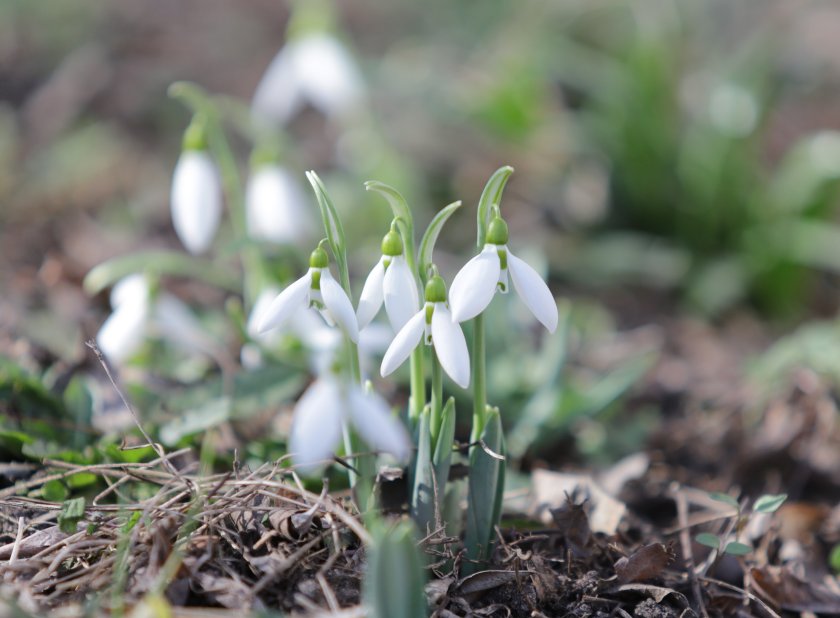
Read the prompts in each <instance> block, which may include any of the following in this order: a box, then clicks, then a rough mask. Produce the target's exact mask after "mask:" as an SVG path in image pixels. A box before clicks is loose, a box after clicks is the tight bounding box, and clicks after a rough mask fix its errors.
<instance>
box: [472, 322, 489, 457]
mask: <svg viewBox="0 0 840 618" xmlns="http://www.w3.org/2000/svg"><path fill="white" fill-rule="evenodd" d="M470 361H471V362H472V371H473V423H472V433H471V434H470V443H471V444H473V443H475V442H478V440H479V438H480V437H481V432H482V431H484V425H485V424H486V417H487V364H486V358H485V345H484V315H483V314H481V313H480V314H478V315H477V316H475V318H474V319H473V345H472V358H471V359H470Z"/></svg>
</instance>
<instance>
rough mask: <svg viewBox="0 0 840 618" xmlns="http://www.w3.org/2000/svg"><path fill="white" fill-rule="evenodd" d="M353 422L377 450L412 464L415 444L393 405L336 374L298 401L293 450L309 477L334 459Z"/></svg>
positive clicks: (320, 381) (321, 380) (299, 466)
mask: <svg viewBox="0 0 840 618" xmlns="http://www.w3.org/2000/svg"><path fill="white" fill-rule="evenodd" d="M347 422H352V424H353V425H354V426H355V427H356V429H357V430H358V432H359V435H360V436H361V437H362V439H363V440H364V441H365V443H366V444H367V445H368V446H370V447H371V448H373V449H374V450H376V451H381V452H385V453H390V454H392V455H394V457H396V458H397V459H398V460H400V461H406V460H407V459H408V456H409V455H410V453H411V440H410V439H409V437H408V433H407V432H406V430H405V427H403V425H402V424H401V423H400V422H399V421H398V420H397V419H396V418H394V416H393V415H392V414H391V411H390V409H389V408H388V404H387V403H386V402H385V400H384V399H382V398H381V397H380V396H379V395H376V394H375V393H365V392H364V391H363V390H362V388H361V387H360V386H358V385H355V384H354V385H349V384H345V383H342V382H339V381H338V379H337V378H335V377H334V376H332V375H324V376H322V377H320V378H318V379H317V380H316V381H315V382H313V383H312V385H311V386H310V387H309V388H308V389H307V391H306V392H305V393H304V394H303V396H302V397H301V398H300V399H299V400H298V402H297V405H296V406H295V410H294V421H293V423H292V432H291V436H290V438H289V452H290V453H291V455H292V460H293V461H294V462H295V464H296V465H297V470H298V471H300V472H301V473H303V474H312V473H314V472H315V471H317V470H318V469H319V468H321V467H322V466H323V465H324V463H325V462H326V461H328V460H329V459H330V458H331V457H332V455H333V453H334V452H335V449H336V447H337V446H338V444H339V442H340V441H341V436H342V427H343V426H344V424H345V423H347Z"/></svg>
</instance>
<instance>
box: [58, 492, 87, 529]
mask: <svg viewBox="0 0 840 618" xmlns="http://www.w3.org/2000/svg"><path fill="white" fill-rule="evenodd" d="M84 516H85V499H84V498H73V499H72V500H67V501H66V502H64V504H62V505H61V511H60V512H59V514H58V527H59V528H60V529H61V531H62V532H64V533H65V534H73V533H75V532H76V526H77V524H78V523H79V521H81V519H82V518H83V517H84Z"/></svg>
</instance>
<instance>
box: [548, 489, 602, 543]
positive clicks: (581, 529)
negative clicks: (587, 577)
mask: <svg viewBox="0 0 840 618" xmlns="http://www.w3.org/2000/svg"><path fill="white" fill-rule="evenodd" d="M585 504H586V501H585V500H584V502H583V504H575V502H574V501H573V500H572V498H571V497H570V496H569V495H566V503H565V504H564V505H563V506H562V507H560V508H558V509H549V512H550V513H551V518H552V519H553V520H554V524H555V525H556V526H557V529H558V530H559V531H560V533H561V534H562V535H563V538H564V540H565V541H566V546H567V547H568V548H569V549H571V550H572V553H574V554H575V556H577V557H579V558H580V557H584V556H588V555H589V552H588V551H587V549H586V547H587V546H588V545H589V541H590V540H592V530H591V529H590V528H589V518H588V517H587V516H586V511H585V510H584V505H585Z"/></svg>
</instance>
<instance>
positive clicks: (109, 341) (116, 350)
mask: <svg viewBox="0 0 840 618" xmlns="http://www.w3.org/2000/svg"><path fill="white" fill-rule="evenodd" d="M147 313H148V309H147V306H146V304H145V303H142V304H125V305H121V306H119V307H118V308H117V309H116V310H115V311H114V312H113V313H112V314H111V315H110V316H108V319H107V320H105V323H104V324H102V328H100V329H99V332H98V333H97V335H96V345H97V346H99V349H100V350H101V351H102V353H103V354H104V355H105V356H106V357H107V358H108V360H110V361H111V362H113V363H121V362H123V361H125V360H126V359H128V358H130V357H131V356H133V355H134V354H135V353H136V352H137V351H138V350H139V349H140V346H141V345H142V344H143V339H144V337H145V334H146V316H147Z"/></svg>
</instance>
